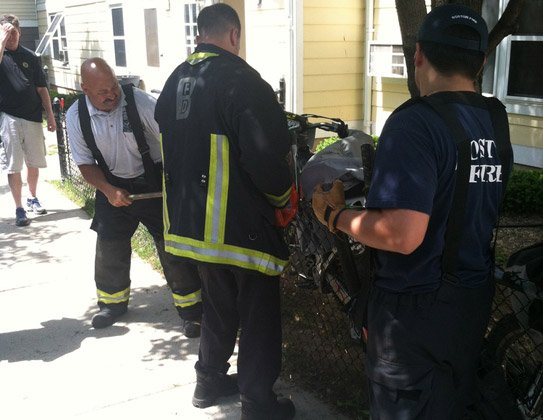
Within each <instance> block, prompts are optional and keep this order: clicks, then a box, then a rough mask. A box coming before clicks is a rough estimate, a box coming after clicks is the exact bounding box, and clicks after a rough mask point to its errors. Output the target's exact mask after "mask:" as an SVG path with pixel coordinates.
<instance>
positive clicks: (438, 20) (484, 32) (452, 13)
mask: <svg viewBox="0 0 543 420" xmlns="http://www.w3.org/2000/svg"><path fill="white" fill-rule="evenodd" d="M457 25H459V26H467V27H470V28H472V29H474V30H475V31H476V32H477V33H478V34H479V37H480V39H479V40H472V39H465V38H461V37H459V36H457V35H453V33H451V31H450V30H449V28H450V27H451V26H457ZM417 41H431V42H435V43H436V44H444V45H451V46H454V47H458V48H462V49H465V50H470V51H476V52H482V53H485V52H486V49H487V46H488V29H487V27H486V23H485V21H484V19H483V18H482V17H481V15H479V14H478V13H477V12H475V10H473V9H470V8H469V7H467V6H463V5H461V4H446V5H443V6H439V7H435V8H434V9H432V11H431V12H430V13H428V15H427V16H426V18H425V19H424V21H423V22H422V25H421V27H420V29H419V33H418V35H417Z"/></svg>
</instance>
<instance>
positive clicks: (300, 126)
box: [286, 112, 349, 138]
mask: <svg viewBox="0 0 543 420" xmlns="http://www.w3.org/2000/svg"><path fill="white" fill-rule="evenodd" d="M286 115H287V119H288V121H289V129H290V130H295V131H300V132H307V131H310V130H313V131H314V130H316V129H317V128H319V129H321V130H324V131H329V132H333V133H336V134H337V135H338V136H339V137H340V138H345V137H347V136H348V135H349V126H348V125H347V124H346V123H345V122H344V121H343V120H341V119H340V118H331V117H324V116H322V115H317V114H300V115H298V114H293V113H290V112H287V113H286ZM310 118H317V119H321V120H324V121H317V122H310ZM291 121H292V122H294V124H291V123H290V122H291ZM296 123H297V124H296Z"/></svg>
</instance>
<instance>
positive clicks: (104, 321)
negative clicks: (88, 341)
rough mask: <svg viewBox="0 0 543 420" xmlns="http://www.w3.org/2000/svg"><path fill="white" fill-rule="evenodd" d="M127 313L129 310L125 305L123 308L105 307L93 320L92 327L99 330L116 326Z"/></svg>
mask: <svg viewBox="0 0 543 420" xmlns="http://www.w3.org/2000/svg"><path fill="white" fill-rule="evenodd" d="M126 311H127V308H126V306H124V305H123V306H121V307H114V306H104V307H103V308H102V309H100V312H98V313H97V314H96V315H94V317H93V318H92V326H93V327H94V328H97V329H98V328H106V327H109V326H111V325H113V324H115V322H117V319H118V318H119V317H120V316H121V315H123V314H125V313H126Z"/></svg>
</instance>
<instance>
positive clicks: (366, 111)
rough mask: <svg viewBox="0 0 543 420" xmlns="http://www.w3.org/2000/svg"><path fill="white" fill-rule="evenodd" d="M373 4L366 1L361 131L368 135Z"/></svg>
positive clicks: (370, 126) (369, 128) (369, 132)
mask: <svg viewBox="0 0 543 420" xmlns="http://www.w3.org/2000/svg"><path fill="white" fill-rule="evenodd" d="M373 2H374V0H368V1H366V2H365V3H366V39H365V41H364V43H365V49H366V51H365V53H364V61H365V65H364V98H363V100H364V121H363V124H364V125H363V127H364V128H363V130H364V132H366V133H368V134H374V133H373V132H372V130H373V124H372V122H371V80H372V78H371V76H369V75H368V73H369V69H370V41H372V40H373Z"/></svg>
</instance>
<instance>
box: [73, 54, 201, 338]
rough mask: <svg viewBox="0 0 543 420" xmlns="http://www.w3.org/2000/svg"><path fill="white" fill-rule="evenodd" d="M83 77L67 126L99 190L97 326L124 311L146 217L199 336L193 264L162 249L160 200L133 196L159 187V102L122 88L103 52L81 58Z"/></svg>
mask: <svg viewBox="0 0 543 420" xmlns="http://www.w3.org/2000/svg"><path fill="white" fill-rule="evenodd" d="M81 79H82V83H81V87H82V89H83V92H84V93H85V96H82V97H81V98H80V99H79V100H78V101H77V102H75V103H74V104H73V105H72V106H71V107H70V109H69V110H68V112H67V115H66V126H67V131H68V139H69V142H70V149H71V152H72V156H73V159H74V161H75V163H76V164H77V165H78V167H79V169H80V171H81V174H82V175H83V178H84V179H85V180H86V181H87V182H88V183H89V184H90V185H92V186H94V187H95V188H96V205H95V215H94V219H93V221H92V225H91V229H93V230H95V231H96V233H97V239H96V256H95V274H94V276H95V281H96V288H97V295H98V306H99V308H100V311H99V312H98V313H97V314H96V315H95V316H94V317H93V319H92V325H93V327H94V328H105V327H109V326H110V325H112V324H113V323H115V322H116V320H117V319H118V318H119V317H120V316H121V315H123V314H124V313H125V312H126V311H127V307H128V300H129V297H130V259H131V238H132V235H133V234H134V232H135V231H136V228H137V227H138V225H139V223H142V224H143V225H144V226H145V227H146V228H147V230H148V231H149V233H150V234H151V235H152V237H153V239H154V242H155V245H156V249H157V252H158V256H159V259H160V262H161V264H162V267H163V270H164V275H165V277H166V281H167V282H168V285H169V287H170V289H171V290H172V294H173V299H174V304H175V306H176V308H177V311H178V313H179V316H180V317H181V319H182V327H183V332H184V334H185V336H187V337H189V338H193V337H198V336H199V335H200V319H201V311H202V305H201V293H200V280H199V277H198V273H197V271H196V267H195V266H194V265H192V264H188V263H186V262H182V261H180V260H179V259H178V258H176V257H174V256H172V255H171V254H168V253H166V252H165V251H164V239H163V236H162V235H163V221H162V200H161V199H160V198H154V199H144V200H137V201H134V200H132V198H131V197H130V195H131V194H134V193H145V192H149V191H153V190H154V191H157V190H159V189H160V188H161V178H160V174H161V172H160V166H161V165H160V161H161V156H160V143H159V132H158V125H157V124H156V121H155V120H154V109H155V103H156V101H155V99H154V98H153V97H152V96H150V95H148V94H146V93H145V92H143V91H142V90H139V89H136V88H134V87H133V86H131V85H130V86H123V89H121V88H120V86H119V83H118V81H117V79H116V77H115V74H114V72H113V70H112V69H111V67H110V66H109V65H108V64H107V63H106V62H105V61H104V60H102V59H101V58H90V59H88V60H86V61H85V62H84V63H83V64H82V66H81ZM137 127H140V128H141V130H139V131H138V129H137Z"/></svg>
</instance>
